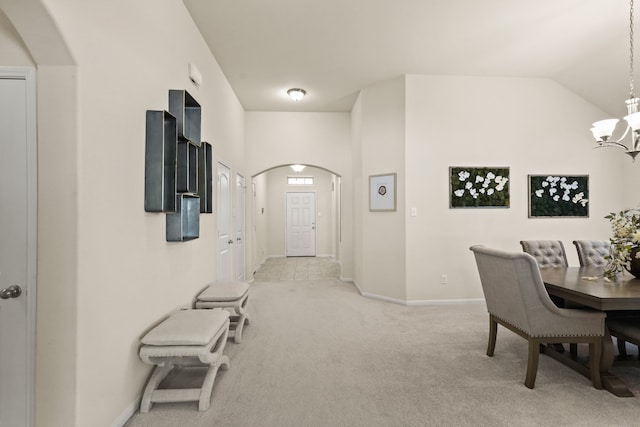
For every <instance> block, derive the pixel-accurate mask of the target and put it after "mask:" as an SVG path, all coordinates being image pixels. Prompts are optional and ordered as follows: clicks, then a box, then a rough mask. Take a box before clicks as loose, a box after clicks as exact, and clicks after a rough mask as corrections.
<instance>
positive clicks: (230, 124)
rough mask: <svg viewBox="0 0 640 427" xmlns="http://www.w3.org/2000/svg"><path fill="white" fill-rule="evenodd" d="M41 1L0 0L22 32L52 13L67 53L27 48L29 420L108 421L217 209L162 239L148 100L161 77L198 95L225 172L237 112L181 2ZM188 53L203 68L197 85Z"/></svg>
mask: <svg viewBox="0 0 640 427" xmlns="http://www.w3.org/2000/svg"><path fill="white" fill-rule="evenodd" d="M43 1H46V3H47V4H46V6H45V7H44V8H42V7H41V8H40V10H42V9H45V10H47V11H48V12H49V13H50V15H51V22H49V21H48V20H44V21H41V20H40V19H33V22H29V20H28V19H26V18H28V17H29V13H30V12H31V11H32V7H34V5H35V6H37V4H38V3H39V2H38V1H37V0H25V1H23V2H20V3H17V2H2V3H0V4H2V5H3V6H4V5H5V4H6V5H7V9H4V8H3V10H5V12H6V13H7V15H8V16H12V17H15V18H18V20H20V19H22V21H21V22H22V26H21V27H18V26H16V28H18V31H19V32H21V31H23V32H24V34H27V35H30V36H32V37H33V36H34V35H36V34H38V35H41V30H42V28H37V25H40V24H41V23H42V22H46V23H53V25H51V26H50V27H53V28H57V29H59V30H60V32H61V33H62V35H63V37H62V38H61V40H62V39H63V40H64V41H65V42H66V45H67V46H68V48H69V50H70V53H71V54H70V55H68V56H66V57H65V56H64V55H62V59H63V61H62V62H63V65H64V64H65V63H69V58H70V57H73V59H74V62H75V65H76V66H75V67H74V66H58V65H59V64H56V63H55V62H56V61H55V59H56V58H50V57H48V56H47V55H45V54H42V55H39V56H36V55H34V58H35V61H36V63H37V64H38V85H39V86H38V103H39V104H38V108H39V111H38V113H39V123H38V129H39V136H38V146H39V147H38V150H39V155H40V158H39V176H40V181H39V184H40V188H39V190H40V200H42V201H43V203H42V204H40V205H39V209H40V212H39V218H38V221H39V222H38V225H39V233H40V234H39V252H38V259H39V264H38V274H39V276H38V287H39V289H38V292H39V303H40V304H39V309H38V350H39V354H38V360H37V363H38V368H37V371H38V373H37V395H38V407H37V425H42V426H47V427H49V426H64V427H66V426H72V425H74V426H85V425H91V426H109V425H112V423H114V422H117V421H118V420H120V421H122V420H123V417H125V418H126V416H127V414H128V413H130V412H131V411H133V410H134V409H135V404H136V403H137V399H138V397H139V395H140V393H141V392H142V388H143V386H144V383H145V381H146V379H147V375H148V372H149V370H150V367H149V366H147V365H144V364H142V363H141V362H140V360H139V358H138V356H137V351H138V346H139V339H140V337H141V336H142V335H143V334H144V332H145V331H146V330H147V329H148V328H149V327H150V326H152V325H153V324H154V323H155V322H157V321H159V320H160V319H161V318H162V317H163V316H165V315H167V314H168V313H169V312H171V311H172V310H175V309H177V308H178V307H180V306H182V305H188V304H190V302H191V299H192V298H193V297H194V296H195V294H196V292H197V291H198V290H199V289H201V288H202V287H203V286H204V284H206V283H207V282H209V281H210V280H211V279H212V278H214V277H215V259H216V258H215V242H216V239H215V235H216V224H215V215H201V223H200V238H199V239H196V240H194V241H191V242H186V243H169V242H166V239H165V216H164V215H163V214H156V213H145V212H144V151H145V147H144V141H145V111H146V110H147V109H167V108H168V101H167V97H168V90H169V89H187V90H188V91H189V92H190V93H191V94H192V95H193V96H194V97H195V98H196V99H197V100H198V101H199V102H200V104H201V106H202V122H203V126H202V139H203V140H205V141H208V142H210V143H212V144H213V148H214V160H216V161H217V160H223V161H224V162H225V163H227V164H228V165H230V166H231V167H232V172H233V173H235V172H240V173H243V172H244V170H245V169H244V159H243V153H244V144H243V139H244V134H243V132H244V124H243V120H244V111H243V109H242V107H241V106H240V104H239V102H238V101H237V99H236V97H235V95H234V93H233V91H232V89H231V88H230V86H229V84H228V82H227V81H226V79H225V77H224V75H223V74H222V71H221V70H220V68H219V67H218V65H217V63H216V62H215V59H213V57H212V56H211V52H210V51H209V49H208V47H207V46H206V45H205V43H204V41H203V40H202V37H201V36H200V34H199V32H198V31H197V29H196V27H195V25H194V24H193V21H192V19H191V17H190V16H189V14H188V13H187V11H186V9H185V7H184V5H183V3H182V2H181V1H179V0H163V1H162V2H157V1H152V0H143V1H137V2H134V3H131V2H127V1H124V0H116V1H111V2H85V1H81V0H69V1H65V2H60V1H50V0H43ZM9 10H10V11H11V14H9ZM123 11H126V13H123ZM32 16H33V15H32ZM79 17H81V19H80V18H79ZM39 18H40V16H39ZM29 25H32V26H31V27H29ZM3 28H4V27H3ZM47 28H49V27H47ZM36 30H37V31H36ZM45 35H46V34H45ZM35 38H38V37H35ZM30 40H31V39H28V38H27V39H26V43H27V46H28V47H29V49H32V48H34V47H37V45H38V43H37V42H30ZM38 40H39V41H40V42H42V41H43V40H44V41H48V40H50V39H47V37H42V38H38ZM51 40H52V41H55V40H53V39H51ZM52 46H54V44H52ZM55 46H56V49H58V48H59V47H60V46H59V45H55ZM22 56H23V58H24V55H22ZM43 58H44V59H43ZM16 60H17V61H20V58H18V59H16ZM49 62H52V63H53V64H52V65H49ZM189 63H194V64H195V65H196V66H197V67H198V68H199V69H200V71H201V72H202V74H203V77H204V82H203V84H202V86H201V87H200V88H196V87H195V86H193V85H192V83H191V82H190V80H189V78H188V64H189ZM61 92H62V93H61ZM40 113H43V114H40ZM43 130H44V131H45V132H43ZM62 136H64V137H65V138H62V139H59V137H62ZM245 175H246V173H245ZM47 191H51V192H50V193H47ZM214 211H215V207H214ZM57 261H61V262H60V263H58V262H57ZM47 296H51V297H52V299H51V300H43V298H45V297H47ZM141 307H144V309H141ZM48 321H50V322H51V324H50V325H49V323H48ZM47 349H51V350H52V351H51V352H46V350H47ZM43 367H46V369H44V368H43Z"/></svg>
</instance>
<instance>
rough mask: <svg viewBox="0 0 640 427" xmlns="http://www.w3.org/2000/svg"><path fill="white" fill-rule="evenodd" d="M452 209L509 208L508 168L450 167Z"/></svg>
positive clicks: (450, 205) (450, 200)
mask: <svg viewBox="0 0 640 427" xmlns="http://www.w3.org/2000/svg"><path fill="white" fill-rule="evenodd" d="M449 185H450V192H449V194H450V198H449V202H450V204H449V207H451V208H476V207H509V168H508V167H450V168H449Z"/></svg>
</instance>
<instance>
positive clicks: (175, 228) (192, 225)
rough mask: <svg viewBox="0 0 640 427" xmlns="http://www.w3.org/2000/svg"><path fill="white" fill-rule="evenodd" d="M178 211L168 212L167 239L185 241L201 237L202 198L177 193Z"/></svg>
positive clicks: (169, 240)
mask: <svg viewBox="0 0 640 427" xmlns="http://www.w3.org/2000/svg"><path fill="white" fill-rule="evenodd" d="M176 207H177V210H176V213H173V214H167V241H168V242H184V241H187V240H193V239H197V238H198V237H200V198H199V197H198V196H195V195H193V194H186V193H184V194H178V195H176Z"/></svg>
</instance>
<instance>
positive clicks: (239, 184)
mask: <svg viewBox="0 0 640 427" xmlns="http://www.w3.org/2000/svg"><path fill="white" fill-rule="evenodd" d="M244 206H245V201H244V177H243V176H242V175H240V174H237V175H236V230H237V231H236V279H237V280H244V278H245V273H244V270H245V267H244V260H245V253H244V250H245V245H244V242H245V232H244V226H245V221H244Z"/></svg>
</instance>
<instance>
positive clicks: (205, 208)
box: [198, 141, 213, 213]
mask: <svg viewBox="0 0 640 427" xmlns="http://www.w3.org/2000/svg"><path fill="white" fill-rule="evenodd" d="M212 161H213V152H212V149H211V144H209V143H208V142H204V141H203V142H202V143H201V144H200V148H199V149H198V196H200V213H213V200H212V198H213V177H212V176H211V173H212V170H213V166H212V163H211V162H212Z"/></svg>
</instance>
